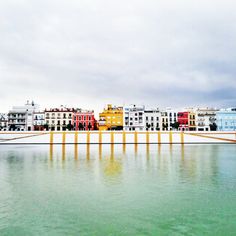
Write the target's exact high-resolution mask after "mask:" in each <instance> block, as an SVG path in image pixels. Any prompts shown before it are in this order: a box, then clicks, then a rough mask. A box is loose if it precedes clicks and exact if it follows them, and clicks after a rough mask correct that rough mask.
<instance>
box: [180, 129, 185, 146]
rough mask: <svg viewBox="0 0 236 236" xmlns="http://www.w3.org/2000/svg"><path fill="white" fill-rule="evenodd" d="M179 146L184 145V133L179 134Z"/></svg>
mask: <svg viewBox="0 0 236 236" xmlns="http://www.w3.org/2000/svg"><path fill="white" fill-rule="evenodd" d="M180 139H181V144H184V132H183V131H182V132H181V133H180Z"/></svg>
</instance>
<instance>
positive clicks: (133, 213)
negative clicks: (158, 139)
mask: <svg viewBox="0 0 236 236" xmlns="http://www.w3.org/2000/svg"><path fill="white" fill-rule="evenodd" d="M124 148H125V153H124ZM135 150H136V151H135ZM235 153H236V145H174V144H173V145H172V146H170V145H151V144H150V145H145V144H144V145H139V146H138V148H137V147H135V145H116V144H115V145H111V146H110V145H92V144H91V145H89V146H87V145H79V144H78V145H51V146H1V151H0V235H16V234H17V233H18V231H16V229H18V228H19V227H20V228H21V229H22V232H24V235H32V232H33V233H34V235H81V234H82V235H138V234H141V235H157V232H158V233H159V235H174V234H178V235H206V234H207V232H210V234H211V235H223V234H225V235H230V234H232V232H236V225H235V210H236V184H235V183H236V172H235V169H236V159H235ZM32 180H33V181H32ZM107 222H109V223H110V224H109V223H107ZM183 222H184V223H183ZM219 222H220V224H219ZM183 224H184V225H183ZM111 225H112V227H111ZM17 227H18V228H17ZM22 235H23V234H22Z"/></svg>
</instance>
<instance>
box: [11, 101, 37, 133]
mask: <svg viewBox="0 0 236 236" xmlns="http://www.w3.org/2000/svg"><path fill="white" fill-rule="evenodd" d="M38 110H39V106H38V105H36V104H34V102H33V101H32V102H31V103H30V102H29V101H27V103H26V104H25V105H24V106H13V108H12V110H10V111H9V113H8V129H9V130H10V131H14V130H16V131H32V130H33V113H34V112H35V111H38Z"/></svg>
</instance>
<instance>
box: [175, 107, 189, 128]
mask: <svg viewBox="0 0 236 236" xmlns="http://www.w3.org/2000/svg"><path fill="white" fill-rule="evenodd" d="M178 123H179V130H181V131H185V130H189V125H188V124H189V112H187V111H185V112H178Z"/></svg>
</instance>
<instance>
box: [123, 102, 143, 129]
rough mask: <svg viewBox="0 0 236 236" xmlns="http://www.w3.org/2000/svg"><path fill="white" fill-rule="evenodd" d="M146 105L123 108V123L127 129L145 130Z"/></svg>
mask: <svg viewBox="0 0 236 236" xmlns="http://www.w3.org/2000/svg"><path fill="white" fill-rule="evenodd" d="M144 109H145V107H144V106H136V105H130V106H125V107H124V109H123V112H124V115H123V119H124V121H123V125H124V130H125V131H143V130H145V117H144Z"/></svg>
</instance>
